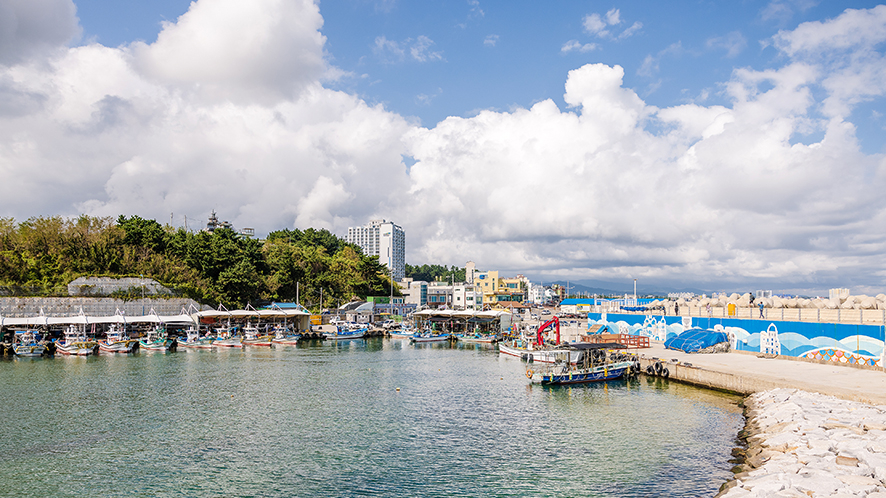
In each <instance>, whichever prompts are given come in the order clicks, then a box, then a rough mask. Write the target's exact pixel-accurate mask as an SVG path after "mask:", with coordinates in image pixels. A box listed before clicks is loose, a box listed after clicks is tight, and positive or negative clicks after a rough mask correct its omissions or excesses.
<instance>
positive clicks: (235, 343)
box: [212, 325, 243, 348]
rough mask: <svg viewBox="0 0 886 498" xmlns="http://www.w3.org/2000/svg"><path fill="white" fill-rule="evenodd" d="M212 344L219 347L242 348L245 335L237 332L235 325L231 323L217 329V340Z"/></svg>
mask: <svg viewBox="0 0 886 498" xmlns="http://www.w3.org/2000/svg"><path fill="white" fill-rule="evenodd" d="M212 345H213V346H215V347H219V348H242V347H243V337H242V336H240V335H238V334H237V330H236V328H235V327H231V326H230V325H228V326H225V327H218V328H216V329H215V340H214V341H212Z"/></svg>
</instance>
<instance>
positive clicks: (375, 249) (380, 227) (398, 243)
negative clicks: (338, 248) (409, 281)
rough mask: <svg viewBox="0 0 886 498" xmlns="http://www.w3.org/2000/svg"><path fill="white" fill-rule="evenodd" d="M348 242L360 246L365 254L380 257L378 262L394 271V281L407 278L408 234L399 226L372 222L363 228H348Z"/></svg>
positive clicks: (378, 221)
mask: <svg viewBox="0 0 886 498" xmlns="http://www.w3.org/2000/svg"><path fill="white" fill-rule="evenodd" d="M345 240H347V241H348V242H350V243H351V244H356V245H358V246H360V249H362V250H363V254H365V255H367V256H378V262H379V263H381V264H383V265H385V266H387V267H388V269H391V268H393V269H394V280H395V281H400V280H402V279H404V278H406V234H405V233H404V232H403V229H402V228H400V227H399V226H398V225H397V224H395V223H393V222H390V221H385V220H371V221H370V222H369V223H368V224H366V225H363V226H362V227H348V237H347V239H345Z"/></svg>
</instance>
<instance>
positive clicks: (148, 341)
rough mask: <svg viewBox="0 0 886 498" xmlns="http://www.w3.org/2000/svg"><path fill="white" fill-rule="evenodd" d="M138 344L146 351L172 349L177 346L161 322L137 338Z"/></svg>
mask: <svg viewBox="0 0 886 498" xmlns="http://www.w3.org/2000/svg"><path fill="white" fill-rule="evenodd" d="M138 344H139V347H141V348H143V349H146V350H148V351H172V350H174V349H175V347H176V346H177V342H176V340H175V339H174V338H172V337H169V334H167V332H166V325H163V324H162V323H161V324H159V325H156V326H155V327H153V328H152V329H151V330H149V331H148V333H147V334H146V335H145V337H144V338H142V339H139V341H138Z"/></svg>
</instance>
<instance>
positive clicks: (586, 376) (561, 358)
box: [526, 343, 640, 385]
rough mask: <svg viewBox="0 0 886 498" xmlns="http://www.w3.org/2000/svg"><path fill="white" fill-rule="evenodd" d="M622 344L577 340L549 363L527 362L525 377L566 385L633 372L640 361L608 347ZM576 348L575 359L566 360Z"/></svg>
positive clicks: (542, 383)
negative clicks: (576, 354) (577, 341)
mask: <svg viewBox="0 0 886 498" xmlns="http://www.w3.org/2000/svg"><path fill="white" fill-rule="evenodd" d="M621 347H624V346H622V345H620V344H613V343H610V344H590V343H581V344H574V345H572V346H570V349H569V350H566V349H564V350H561V351H558V352H557V353H556V355H557V358H556V359H555V361H554V364H553V365H542V366H539V365H527V368H526V378H528V379H529V381H530V382H532V383H533V384H541V385H568V384H584V383H589V382H600V381H604V380H612V379H618V378H620V377H624V376H625V375H628V374H630V373H637V372H639V370H640V364H639V363H638V362H637V361H636V360H635V359H633V358H632V356H631V355H626V354H621V353H611V352H609V351H608V349H612V348H621ZM573 350H574V351H577V352H578V353H579V358H578V361H577V363H575V364H573V363H569V361H568V360H569V358H570V352H572V351H573Z"/></svg>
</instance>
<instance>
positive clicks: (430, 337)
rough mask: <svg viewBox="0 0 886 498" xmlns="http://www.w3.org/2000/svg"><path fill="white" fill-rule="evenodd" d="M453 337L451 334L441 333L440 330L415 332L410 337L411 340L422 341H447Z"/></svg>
mask: <svg viewBox="0 0 886 498" xmlns="http://www.w3.org/2000/svg"><path fill="white" fill-rule="evenodd" d="M451 338H452V335H451V334H441V333H439V332H433V331H432V332H423V333H421V334H414V335H412V336H411V337H410V338H409V342H414V343H421V342H446V341H448V340H450V339H451Z"/></svg>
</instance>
